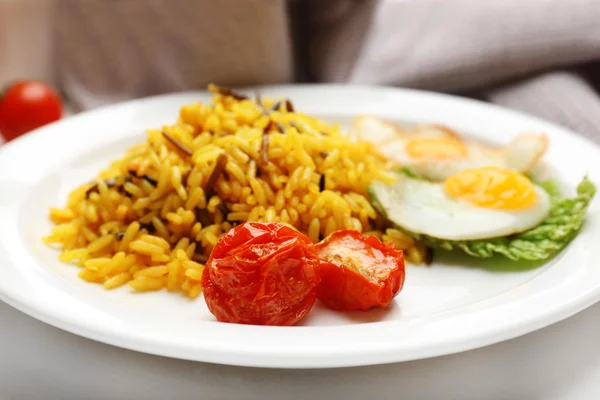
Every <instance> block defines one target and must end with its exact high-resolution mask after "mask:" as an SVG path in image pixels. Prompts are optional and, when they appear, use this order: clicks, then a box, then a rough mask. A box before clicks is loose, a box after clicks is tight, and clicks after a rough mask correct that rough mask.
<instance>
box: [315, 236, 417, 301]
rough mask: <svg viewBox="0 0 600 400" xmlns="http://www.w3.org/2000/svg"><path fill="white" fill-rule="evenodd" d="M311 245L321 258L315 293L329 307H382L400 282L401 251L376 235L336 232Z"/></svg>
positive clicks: (401, 270)
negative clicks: (367, 235) (318, 282)
mask: <svg viewBox="0 0 600 400" xmlns="http://www.w3.org/2000/svg"><path fill="white" fill-rule="evenodd" d="M314 248H315V250H316V251H317V254H318V255H319V257H320V258H321V266H320V272H321V283H320V284H319V287H318V289H317V296H318V298H319V300H321V301H322V302H323V303H324V304H325V305H326V306H327V307H329V308H332V309H334V310H368V309H370V308H373V307H381V308H384V307H386V306H387V305H388V304H389V303H390V301H392V299H393V298H394V296H395V295H396V294H398V292H399V291H400V289H402V286H403V285H404V276H405V273H404V254H403V253H402V251H401V250H396V249H395V248H394V247H393V246H391V245H387V244H384V243H382V242H381V241H380V240H379V239H377V238H376V237H365V236H363V235H361V234H360V233H359V232H358V231H352V230H343V231H337V232H334V233H332V234H331V235H329V236H328V237H327V238H325V240H323V241H322V242H320V243H318V244H316V245H315V246H314Z"/></svg>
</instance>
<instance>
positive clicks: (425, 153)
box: [406, 137, 467, 160]
mask: <svg viewBox="0 0 600 400" xmlns="http://www.w3.org/2000/svg"><path fill="white" fill-rule="evenodd" d="M406 152H407V153H408V154H409V155H410V156H411V157H413V158H435V159H440V160H442V159H448V158H462V157H465V156H466V155H467V149H466V148H465V146H464V145H463V144H462V143H461V142H460V141H459V140H456V139H453V138H449V137H424V138H414V139H410V140H409V141H408V142H407V143H406Z"/></svg>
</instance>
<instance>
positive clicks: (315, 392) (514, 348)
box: [0, 302, 600, 400]
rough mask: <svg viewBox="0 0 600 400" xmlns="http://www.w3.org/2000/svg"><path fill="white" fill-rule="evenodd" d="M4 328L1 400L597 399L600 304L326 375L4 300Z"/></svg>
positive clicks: (0, 322)
mask: <svg viewBox="0 0 600 400" xmlns="http://www.w3.org/2000/svg"><path fill="white" fill-rule="evenodd" d="M0 327H1V329H0V399H3V400H4V399H48V400H50V399H161V400H162V399H203V400H212V399H235V400H237V399H257V400H258V399H260V400H264V399H288V398H289V399H311V400H318V399H361V400H362V399H374V400H375V399H377V400H383V399H394V400H399V399H444V400H453V399H457V400H458V399H460V400H468V399H486V400H491V399H544V400H558V399H561V400H562V399H565V400H566V399H569V400H579V399H582V400H583V399H597V398H599V397H600V334H599V333H600V304H598V305H596V306H593V307H592V308H590V309H588V310H586V311H583V312H582V313H580V314H578V315H576V316H574V317H571V318H569V319H567V320H565V321H563V322H559V323H557V324H555V325H552V326H550V327H548V328H545V329H542V330H540V331H537V332H535V333H532V334H529V335H526V336H523V337H520V338H517V339H513V340H510V341H507V342H503V343H499V344H496V345H493V346H489V347H486V348H482V349H478V350H473V351H469V352H466V353H462V354H455V355H449V356H444V357H439V358H433V359H428V360H420V361H414V362H408V363H401V364H391V365H381V366H374V367H360V368H345V369H329V370H271V369H253V368H240V367H229V366H220V365H214V364H204V363H195V362H189V361H181V360H174V359H168V358H162V357H158V356H151V355H146V354H141V353H135V352H133V351H129V350H123V349H119V348H116V347H112V346H108V345H105V344H101V343H97V342H94V341H91V340H88V339H84V338H82V337H78V336H75V335H72V334H70V333H66V332H64V331H61V330H59V329H56V328H53V327H50V326H48V325H45V324H43V323H42V322H39V321H37V320H35V319H33V318H30V317H28V316H26V315H25V314H22V313H20V312H19V311H17V310H15V309H13V308H11V307H10V306H8V305H6V304H4V303H1V302H0ZM198 339H199V340H202V338H198ZM398 340H402V338H398Z"/></svg>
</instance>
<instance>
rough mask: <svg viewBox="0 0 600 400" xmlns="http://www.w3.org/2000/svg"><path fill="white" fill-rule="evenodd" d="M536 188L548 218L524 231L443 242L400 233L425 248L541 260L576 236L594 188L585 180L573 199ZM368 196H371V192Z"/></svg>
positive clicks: (551, 186)
mask: <svg viewBox="0 0 600 400" xmlns="http://www.w3.org/2000/svg"><path fill="white" fill-rule="evenodd" d="M538 185H539V186H541V187H542V188H543V189H544V190H546V192H548V194H549V195H550V198H551V201H552V206H551V209H550V214H549V215H548V217H547V218H546V219H545V220H544V221H543V222H542V223H541V224H540V225H538V226H537V227H535V228H533V229H530V230H528V231H525V232H522V233H519V234H515V235H511V236H507V237H500V238H493V239H480V240H446V239H438V238H434V237H430V236H426V235H418V234H413V233H411V232H406V230H404V231H405V232H406V233H407V234H409V235H411V236H413V237H415V238H416V239H420V240H422V241H423V242H424V243H425V244H426V245H427V246H429V247H433V248H439V249H444V250H461V251H463V252H465V253H467V254H469V255H471V256H473V257H479V258H489V257H493V256H494V255H497V254H499V255H503V256H505V257H507V258H509V259H511V260H515V261H517V260H545V259H547V258H550V257H551V256H553V255H554V254H556V253H557V252H558V251H560V250H561V249H562V248H563V247H565V246H566V245H567V244H568V243H569V242H570V241H571V240H572V239H573V238H574V237H575V236H576V235H577V233H578V232H579V230H580V228H581V226H582V225H583V222H584V221H585V215H586V212H587V208H588V205H589V204H590V202H591V200H592V198H593V197H594V194H595V193H596V187H595V185H594V184H593V183H592V182H591V181H590V180H589V179H588V178H587V177H585V178H584V179H583V180H582V181H581V183H579V185H578V186H577V196H575V197H572V198H562V196H561V193H560V190H559V187H558V184H557V183H556V182H554V181H546V182H541V183H538ZM370 193H371V194H372V195H373V194H374V192H373V191H371V192H370ZM373 205H374V207H376V208H377V209H378V210H379V211H380V212H382V213H383V215H386V212H385V209H384V208H383V207H382V205H381V204H380V202H379V201H377V200H376V199H375V201H374V202H373ZM392 222H393V221H392ZM398 228H399V229H402V227H398Z"/></svg>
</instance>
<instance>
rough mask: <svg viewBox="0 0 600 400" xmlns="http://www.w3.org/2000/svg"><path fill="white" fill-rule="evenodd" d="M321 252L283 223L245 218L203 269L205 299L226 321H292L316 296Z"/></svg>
mask: <svg viewBox="0 0 600 400" xmlns="http://www.w3.org/2000/svg"><path fill="white" fill-rule="evenodd" d="M318 267H319V258H318V256H317V254H316V252H315V250H314V249H313V247H312V244H311V241H310V239H308V238H307V237H306V236H304V235H302V234H301V233H299V232H297V231H295V230H293V229H292V228H289V227H287V226H285V225H282V224H275V223H258V222H246V223H244V224H242V225H239V226H237V227H235V228H233V229H232V230H230V231H229V232H228V233H227V234H225V235H224V236H223V238H221V240H220V241H219V243H217V245H216V246H215V248H214V249H213V251H212V253H211V256H210V258H209V260H208V262H207V263H206V267H205V268H204V272H203V274H202V286H203V291H204V299H205V300H206V304H207V305H208V309H209V310H210V312H211V313H212V314H213V315H214V316H215V317H216V318H217V320H219V321H222V322H234V323H240V324H254V325H293V324H295V323H296V322H298V321H299V320H300V319H302V318H303V317H304V316H305V315H306V314H307V313H308V312H309V311H310V309H311V308H312V306H313V305H314V303H315V300H316V296H317V295H316V288H317V285H318V283H319V271H318Z"/></svg>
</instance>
